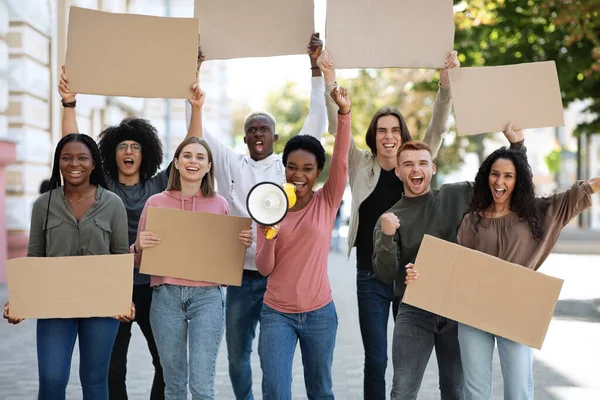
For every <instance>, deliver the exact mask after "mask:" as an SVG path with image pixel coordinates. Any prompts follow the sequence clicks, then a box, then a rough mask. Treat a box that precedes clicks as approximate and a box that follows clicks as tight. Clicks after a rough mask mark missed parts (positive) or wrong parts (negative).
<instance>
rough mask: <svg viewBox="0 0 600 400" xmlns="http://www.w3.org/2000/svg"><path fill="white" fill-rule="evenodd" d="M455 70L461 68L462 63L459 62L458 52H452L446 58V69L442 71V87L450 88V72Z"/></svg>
mask: <svg viewBox="0 0 600 400" xmlns="http://www.w3.org/2000/svg"><path fill="white" fill-rule="evenodd" d="M454 68H460V61H458V52H457V51H456V50H453V51H452V52H450V54H448V57H447V58H446V61H444V69H442V70H441V71H440V86H442V87H450V78H449V77H448V70H449V69H454Z"/></svg>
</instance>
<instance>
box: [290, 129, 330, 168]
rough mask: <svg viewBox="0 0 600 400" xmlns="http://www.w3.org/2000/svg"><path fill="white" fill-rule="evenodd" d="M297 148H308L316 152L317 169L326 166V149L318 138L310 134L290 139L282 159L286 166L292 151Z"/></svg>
mask: <svg viewBox="0 0 600 400" xmlns="http://www.w3.org/2000/svg"><path fill="white" fill-rule="evenodd" d="M296 150H306V151H308V152H309V153H312V154H314V155H315V158H316V159H317V169H318V170H319V171H323V168H324V167H325V149H324V148H323V145H322V144H321V142H319V141H318V140H317V139H316V138H314V137H312V136H309V135H298V136H294V137H293V138H291V139H290V140H288V141H287V143H286V144H285V148H284V149H283V157H282V158H283V160H282V161H283V165H284V166H287V159H288V156H289V155H290V153H291V152H292V151H296Z"/></svg>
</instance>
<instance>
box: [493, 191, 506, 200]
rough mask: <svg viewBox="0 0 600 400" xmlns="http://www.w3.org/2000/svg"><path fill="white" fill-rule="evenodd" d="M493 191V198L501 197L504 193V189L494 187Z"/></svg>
mask: <svg viewBox="0 0 600 400" xmlns="http://www.w3.org/2000/svg"><path fill="white" fill-rule="evenodd" d="M493 193H494V197H495V198H497V199H501V198H503V197H504V196H505V195H506V189H500V188H494V190H493Z"/></svg>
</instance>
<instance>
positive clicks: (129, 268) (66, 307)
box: [6, 254, 133, 318]
mask: <svg viewBox="0 0 600 400" xmlns="http://www.w3.org/2000/svg"><path fill="white" fill-rule="evenodd" d="M6 277H7V280H8V301H9V302H10V315H11V316H13V317H18V318H88V317H114V316H116V315H122V314H126V315H129V313H130V312H131V296H132V291H133V254H119V255H105V256H77V257H23V258H16V259H12V260H8V261H7V262H6Z"/></svg>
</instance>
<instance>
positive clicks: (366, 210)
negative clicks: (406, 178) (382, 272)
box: [355, 169, 404, 271]
mask: <svg viewBox="0 0 600 400" xmlns="http://www.w3.org/2000/svg"><path fill="white" fill-rule="evenodd" d="M403 193H404V185H403V184H402V181H401V180H400V179H399V178H398V177H397V176H396V171H395V170H394V169H391V170H390V171H386V170H384V169H382V170H381V174H380V175H379V180H378V181H377V185H375V189H373V192H372V193H371V194H370V195H369V197H367V198H366V199H365V201H363V202H362V203H361V205H360V207H359V208H358V232H357V234H356V242H355V245H356V267H357V268H358V269H361V270H366V271H373V230H374V229H375V224H376V223H377V220H378V219H379V217H380V216H381V215H382V214H384V213H385V212H386V211H387V210H389V209H390V208H392V206H393V205H394V204H396V203H397V202H398V201H399V200H400V198H401V197H402V194H403Z"/></svg>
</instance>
